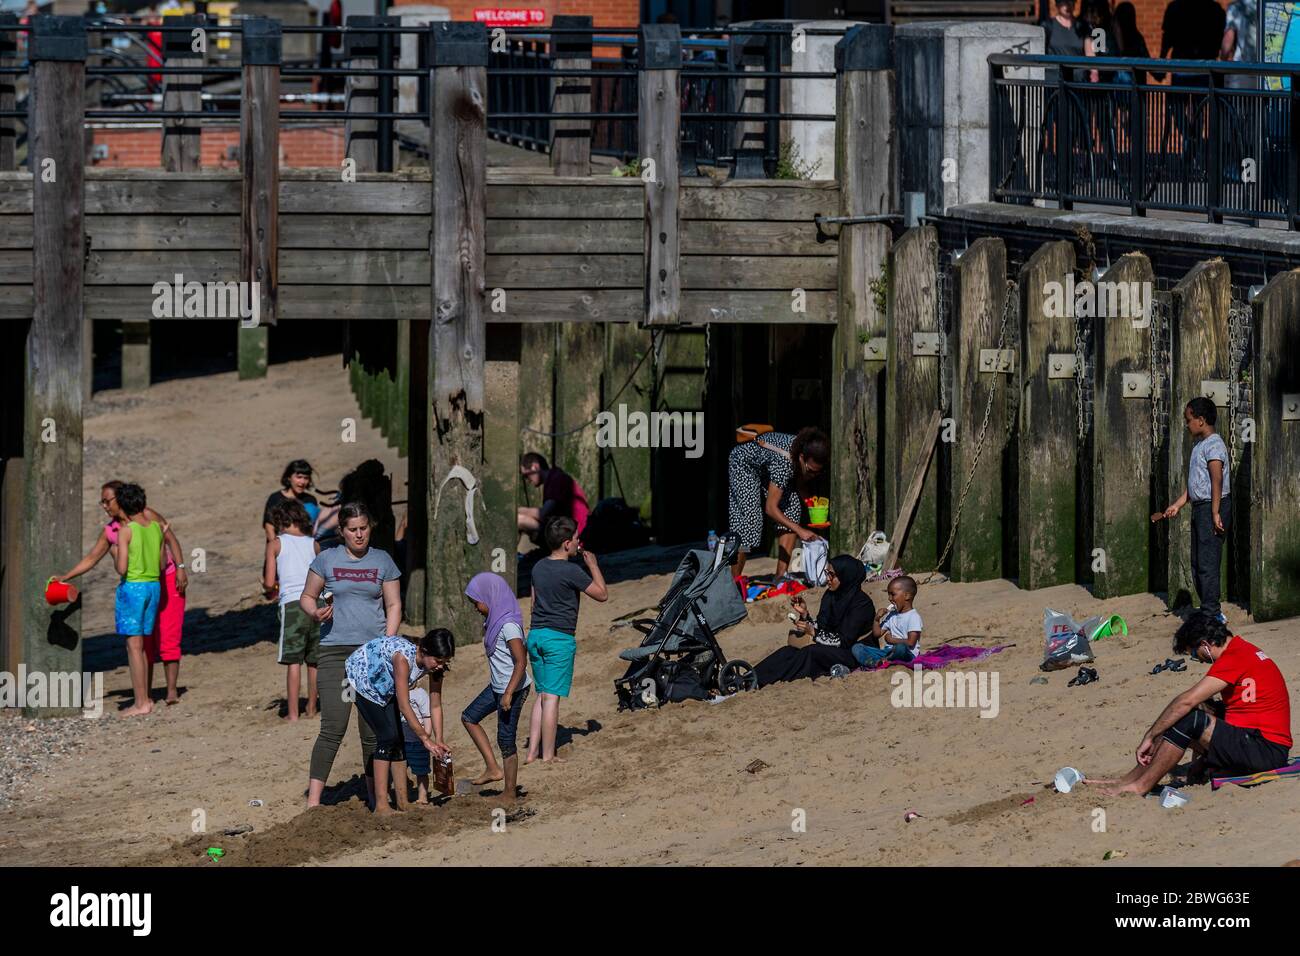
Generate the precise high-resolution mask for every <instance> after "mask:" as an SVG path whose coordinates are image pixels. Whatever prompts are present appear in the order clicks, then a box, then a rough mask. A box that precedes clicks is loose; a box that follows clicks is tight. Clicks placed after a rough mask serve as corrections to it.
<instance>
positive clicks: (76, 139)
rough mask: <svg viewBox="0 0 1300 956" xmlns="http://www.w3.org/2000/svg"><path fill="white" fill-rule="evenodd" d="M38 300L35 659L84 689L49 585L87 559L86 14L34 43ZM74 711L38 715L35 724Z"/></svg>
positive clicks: (31, 521) (27, 606) (31, 436)
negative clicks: (84, 470) (84, 481)
mask: <svg viewBox="0 0 1300 956" xmlns="http://www.w3.org/2000/svg"><path fill="white" fill-rule="evenodd" d="M30 37H31V39H30V45H29V57H30V59H31V63H32V66H31V83H32V87H31V95H30V97H29V104H28V116H29V118H30V119H29V123H30V125H29V127H28V129H29V130H30V131H31V140H30V143H29V145H28V156H29V165H30V166H31V169H32V172H33V190H32V234H33V248H32V294H33V302H34V309H33V315H32V324H31V328H30V330H29V332H28V335H27V363H26V364H27V377H26V414H25V418H24V441H23V447H24V448H25V449H26V450H27V458H26V459H25V461H26V465H27V467H26V475H25V479H24V494H25V500H26V508H25V511H26V522H25V532H26V533H25V542H24V552H25V555H26V559H27V560H26V563H25V566H24V571H23V598H24V606H23V625H24V632H23V638H24V642H23V654H22V657H23V662H24V663H25V664H26V665H27V668H28V671H29V672H40V673H45V674H47V675H49V677H50V678H53V676H54V674H55V673H56V672H62V673H74V674H77V675H78V678H77V679H78V682H80V671H81V602H80V601H78V602H77V603H75V604H72V605H66V606H60V607H51V606H50V605H48V604H46V603H45V597H44V594H45V583H46V579H47V578H48V577H49V576H50V575H51V574H55V573H58V572H60V571H64V570H66V569H67V568H70V567H72V566H73V565H74V564H75V563H76V562H77V561H78V560H80V558H81V555H82V550H81V504H82V501H81V477H82V370H81V365H82V362H83V361H84V355H83V338H82V332H83V329H82V319H83V316H84V307H83V299H82V284H83V273H84V268H85V247H84V243H85V223H84V205H85V203H84V182H85V139H84V135H83V132H82V122H81V117H82V113H83V110H84V105H83V98H84V95H85V82H86V33H85V25H84V22H83V20H82V19H81V18H80V17H64V16H37V17H35V18H34V21H33V32H32V33H31V34H30ZM76 712H77V711H76V710H73V709H69V708H63V709H59V708H51V707H28V708H26V709H25V711H24V713H25V714H26V715H28V716H42V717H47V716H68V715H71V714H75V713H76Z"/></svg>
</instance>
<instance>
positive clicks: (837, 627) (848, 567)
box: [754, 554, 878, 687]
mask: <svg viewBox="0 0 1300 956" xmlns="http://www.w3.org/2000/svg"><path fill="white" fill-rule="evenodd" d="M866 576H867V572H866V569H865V568H864V567H863V566H862V562H861V561H859V560H857V559H856V558H852V557H849V555H847V554H841V555H839V556H838V557H834V558H831V560H830V564H829V565H828V566H827V568H826V587H827V591H826V593H825V594H824V595H823V596H822V605H821V608H819V609H818V611H817V620H816V621H815V622H813V623H812V624H811V625H810V626H809V625H805V626H804V627H803V628H801V629H802V630H803V632H804V633H805V634H807V633H809V631H810V630H811V634H812V639H813V642H812V643H811V644H809V645H808V646H807V647H783V648H781V649H780V650H777V651H775V652H773V653H771V654H769V655H768V656H767V657H765V658H764V659H763V660H761V661H759V662H758V665H757V666H756V667H755V668H754V673H755V674H756V675H757V677H758V686H759V687H766V686H767V685H768V684H775V683H778V682H780V681H789V680H801V679H803V678H805V677H810V678H812V679H814V680H816V679H817V678H818V677H825V676H826V675H827V674H829V673H830V672H831V668H832V667H834V666H835V665H836V664H843V665H844V666H845V667H847V668H848V669H849V670H853V669H854V668H855V667H857V666H858V662H857V661H856V660H854V659H853V654H852V652H851V650H850V649H851V648H852V647H853V645H854V644H856V643H858V641H859V640H860V639H862V638H864V637H865V638H866V640H867V641H868V642H873V643H878V642H874V641H873V639H872V638H871V636H870V635H871V621H872V619H873V618H874V617H875V616H876V606H875V604H873V603H872V601H871V598H869V597H867V596H866V595H865V594H863V593H862V582H863V580H864V579H865V578H866Z"/></svg>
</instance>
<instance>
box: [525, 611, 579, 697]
mask: <svg viewBox="0 0 1300 956" xmlns="http://www.w3.org/2000/svg"><path fill="white" fill-rule="evenodd" d="M577 653H578V642H577V641H576V640H574V638H573V635H572V634H565V633H564V632H563V631H553V630H551V629H550V628H549V627H538V628H534V629H533V630H531V631H529V632H528V659H529V660H530V661H532V663H533V681H534V682H535V683H536V684H537V692H538V693H539V694H555V695H556V696H557V697H568V696H569V688H570V687H572V686H573V658H574V656H575V655H576V654H577Z"/></svg>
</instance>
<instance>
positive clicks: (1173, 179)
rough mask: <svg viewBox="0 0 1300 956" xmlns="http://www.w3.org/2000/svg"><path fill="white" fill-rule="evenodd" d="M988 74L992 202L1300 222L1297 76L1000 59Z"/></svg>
mask: <svg viewBox="0 0 1300 956" xmlns="http://www.w3.org/2000/svg"><path fill="white" fill-rule="evenodd" d="M989 70H990V79H989V102H990V115H989V126H990V130H989V132H990V137H989V187H990V195H991V196H992V198H993V199H995V200H998V201H1002V202H1022V203H1023V202H1030V201H1033V200H1048V201H1055V202H1056V203H1058V204H1059V205H1060V207H1061V208H1063V209H1070V208H1072V207H1073V206H1074V204H1075V203H1091V204H1099V205H1105V206H1119V207H1126V208H1127V209H1128V211H1129V212H1130V214H1132V215H1135V216H1141V215H1145V214H1146V213H1147V211H1149V210H1168V211H1173V212H1184V213H1199V214H1202V215H1204V216H1205V217H1206V218H1207V219H1208V220H1209V221H1211V222H1222V221H1223V218H1224V217H1225V216H1232V217H1241V218H1246V219H1252V220H1272V221H1280V222H1283V223H1285V224H1286V225H1287V228H1290V229H1294V228H1296V227H1297V224H1298V223H1300V143H1297V142H1296V141H1295V139H1296V136H1297V133H1300V130H1298V129H1297V127H1296V125H1295V124H1294V123H1293V122H1292V118H1293V117H1294V116H1295V115H1297V114H1296V111H1295V108H1294V107H1295V99H1296V96H1297V89H1296V84H1295V82H1294V81H1295V78H1296V76H1297V74H1300V68H1296V67H1288V66H1284V65H1281V64H1247V63H1223V64H1216V63H1211V62H1203V61H1185V60H1177V61H1174V60H1137V59H1120V58H1111V57H1054V56H1013V55H1004V54H995V55H993V56H990V57H989ZM1166 73H1168V74H1169V75H1170V83H1168V84H1161V83H1154V82H1151V81H1152V80H1163V79H1164V77H1165V74H1166Z"/></svg>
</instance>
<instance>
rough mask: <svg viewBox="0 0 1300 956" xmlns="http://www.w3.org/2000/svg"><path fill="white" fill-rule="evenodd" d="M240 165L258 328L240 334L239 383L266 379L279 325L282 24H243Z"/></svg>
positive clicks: (243, 249)
mask: <svg viewBox="0 0 1300 956" xmlns="http://www.w3.org/2000/svg"><path fill="white" fill-rule="evenodd" d="M241 51H242V55H243V83H242V85H243V97H242V98H241V100H240V111H239V160H240V163H241V165H242V167H243V190H242V197H243V198H242V206H241V220H240V236H241V246H240V260H239V261H240V275H239V278H240V281H242V282H256V283H257V284H258V286H257V288H258V294H257V295H256V296H255V297H254V298H255V299H256V300H257V302H258V308H259V315H258V324H257V325H256V326H253V327H246V325H245V323H244V322H243V321H242V320H241V322H240V328H239V377H240V378H241V379H248V378H263V377H265V376H266V363H267V327H268V326H271V325H274V324H275V318H276V300H277V295H278V293H277V287H278V283H279V278H278V246H279V242H278V236H279V218H280V216H279V207H280V62H281V35H280V23H279V21H278V20H269V19H267V18H265V17H249V18H248V19H246V20H245V21H244V31H243V36H242V43H241Z"/></svg>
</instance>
